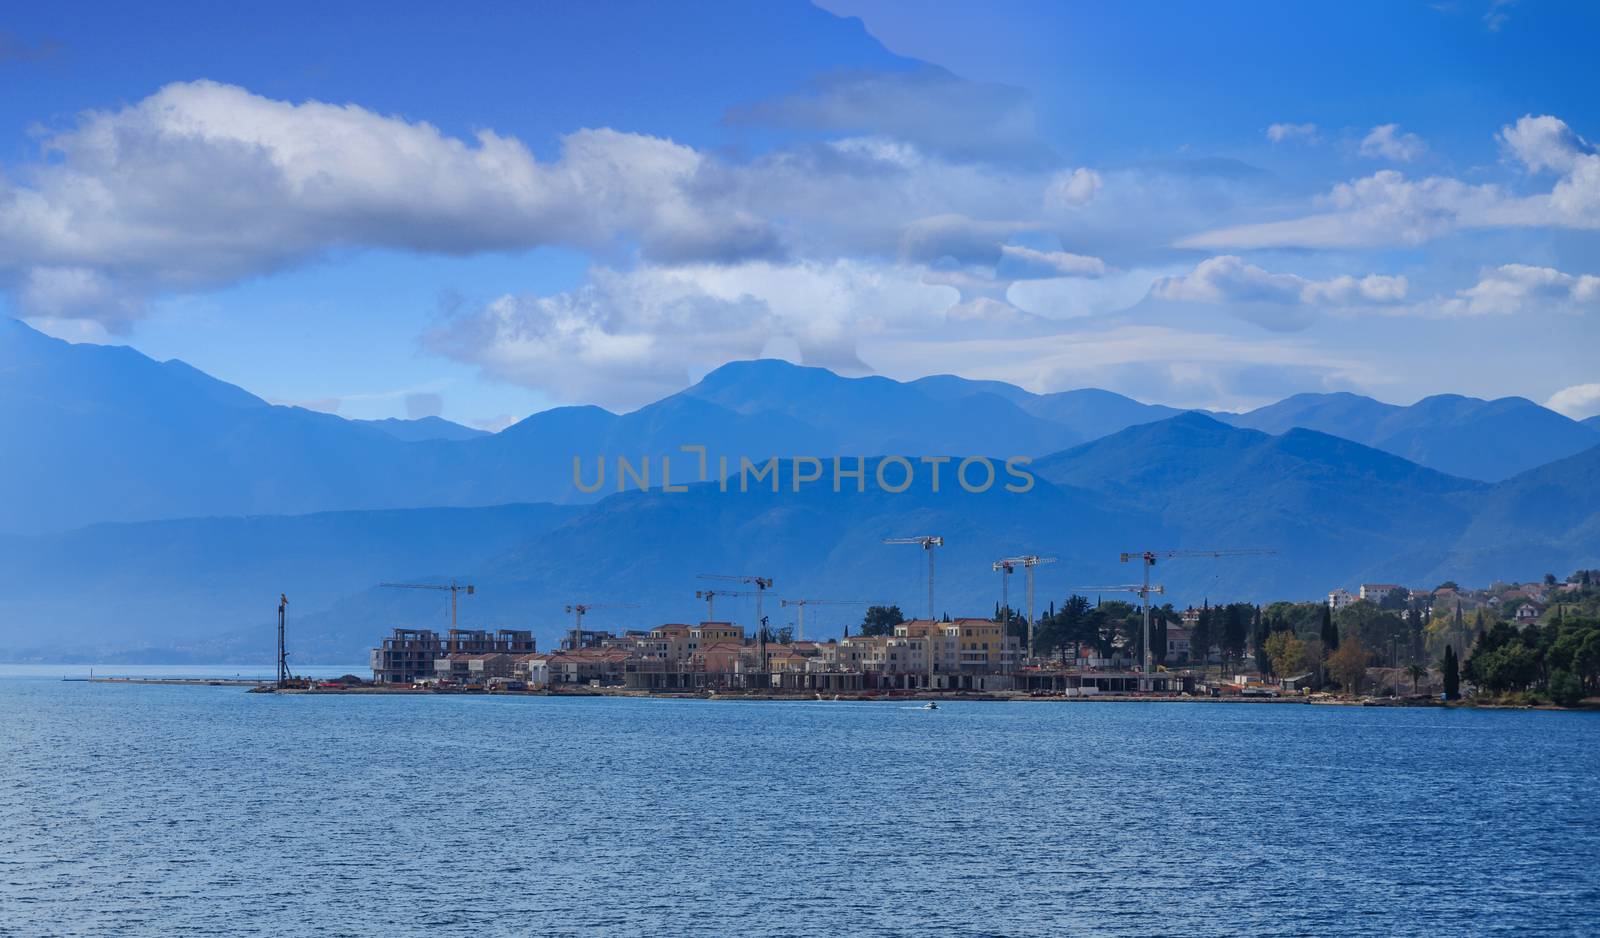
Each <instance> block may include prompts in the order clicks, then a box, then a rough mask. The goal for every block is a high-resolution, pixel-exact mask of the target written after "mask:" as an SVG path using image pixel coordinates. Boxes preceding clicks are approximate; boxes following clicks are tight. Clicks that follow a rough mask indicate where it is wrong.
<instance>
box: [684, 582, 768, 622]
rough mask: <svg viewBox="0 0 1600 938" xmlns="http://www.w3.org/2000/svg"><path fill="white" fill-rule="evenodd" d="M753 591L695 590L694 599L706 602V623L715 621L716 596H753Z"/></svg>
mask: <svg viewBox="0 0 1600 938" xmlns="http://www.w3.org/2000/svg"><path fill="white" fill-rule="evenodd" d="M754 595H755V591H754V590H695V591H694V598H695V599H703V600H705V601H706V621H707V622H715V621H717V615H716V612H717V597H718V596H754Z"/></svg>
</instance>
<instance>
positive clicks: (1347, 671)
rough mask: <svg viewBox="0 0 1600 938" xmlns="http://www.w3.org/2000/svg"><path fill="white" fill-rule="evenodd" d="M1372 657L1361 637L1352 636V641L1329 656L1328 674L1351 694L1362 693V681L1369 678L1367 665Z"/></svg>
mask: <svg viewBox="0 0 1600 938" xmlns="http://www.w3.org/2000/svg"><path fill="white" fill-rule="evenodd" d="M1371 658H1372V656H1371V655H1370V654H1369V653H1368V652H1367V649H1366V648H1365V647H1364V646H1363V645H1362V644H1361V637H1360V636H1359V635H1352V636H1350V640H1349V641H1347V642H1345V643H1343V644H1342V645H1340V646H1339V650H1338V651H1335V652H1334V653H1333V654H1331V655H1329V656H1328V673H1329V674H1331V675H1333V679H1334V680H1335V681H1338V682H1339V686H1340V687H1343V688H1344V689H1345V690H1347V691H1349V692H1350V693H1352V694H1354V693H1359V692H1360V691H1361V679H1362V678H1364V677H1366V676H1367V664H1368V663H1369V662H1370V660H1371Z"/></svg>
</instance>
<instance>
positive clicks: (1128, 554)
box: [1120, 547, 1277, 690]
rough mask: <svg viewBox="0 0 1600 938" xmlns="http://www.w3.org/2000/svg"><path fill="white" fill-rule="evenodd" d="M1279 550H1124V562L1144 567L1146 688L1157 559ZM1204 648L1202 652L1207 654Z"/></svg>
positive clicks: (1262, 552)
mask: <svg viewBox="0 0 1600 938" xmlns="http://www.w3.org/2000/svg"><path fill="white" fill-rule="evenodd" d="M1276 553H1277V551H1275V550H1270V549H1267V548H1260V547H1237V548H1228V549H1224V550H1145V551H1123V552H1122V554H1121V555H1120V556H1121V558H1122V562H1123V563H1128V562H1129V561H1132V560H1137V561H1139V563H1140V564H1141V565H1142V566H1143V567H1144V587H1143V590H1144V592H1143V594H1142V596H1141V598H1142V599H1143V601H1144V668H1143V671H1144V679H1143V683H1144V684H1145V685H1146V687H1145V688H1144V689H1145V690H1149V689H1150V688H1149V686H1148V685H1149V683H1150V675H1151V673H1152V671H1151V666H1150V665H1151V659H1150V568H1151V567H1153V566H1155V565H1156V561H1157V560H1172V559H1174V558H1178V557H1260V556H1264V555H1266V554H1276ZM1206 651H1207V650H1202V651H1201V654H1202V655H1204V654H1206Z"/></svg>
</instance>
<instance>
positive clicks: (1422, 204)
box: [1177, 116, 1600, 250]
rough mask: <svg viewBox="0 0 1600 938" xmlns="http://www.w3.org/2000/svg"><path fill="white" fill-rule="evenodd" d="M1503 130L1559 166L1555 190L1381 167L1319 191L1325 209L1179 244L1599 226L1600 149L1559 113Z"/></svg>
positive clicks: (1315, 244)
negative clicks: (1516, 191)
mask: <svg viewBox="0 0 1600 938" xmlns="http://www.w3.org/2000/svg"><path fill="white" fill-rule="evenodd" d="M1498 136H1499V139H1500V140H1501V141H1502V143H1503V144H1504V145H1505V147H1506V149H1507V150H1508V151H1509V152H1510V153H1511V155H1512V156H1513V157H1514V158H1516V159H1517V160H1518V161H1520V162H1521V163H1522V164H1523V165H1524V166H1525V167H1527V168H1528V169H1529V170H1530V171H1532V172H1544V171H1548V172H1553V173H1555V174H1556V175H1557V177H1558V178H1557V180H1556V182H1555V185H1554V186H1553V187H1552V188H1551V190H1550V191H1549V192H1548V193H1542V194H1535V195H1530V196H1516V195H1513V194H1511V193H1510V192H1508V191H1506V190H1505V189H1503V188H1501V187H1499V186H1495V185H1471V184H1468V183H1465V182H1461V181H1460V180H1457V179H1451V178H1448V177H1442V176H1430V177H1428V178H1426V179H1421V180H1415V181H1413V180H1409V179H1406V178H1405V176H1403V175H1402V174H1401V173H1399V172H1397V171H1395V170H1387V169H1386V170H1381V171H1379V172H1377V173H1374V174H1373V175H1371V176H1369V177H1366V178H1364V179H1357V180H1353V181H1351V182H1347V183H1341V184H1339V185H1337V186H1335V187H1334V188H1333V190H1332V191H1331V192H1329V193H1328V194H1327V195H1324V196H1321V197H1319V198H1318V199H1317V200H1316V203H1317V205H1318V207H1321V208H1324V209H1326V211H1324V212H1322V213H1319V214H1314V215H1306V216H1302V217H1299V218H1294V219H1289V220H1284V221H1272V222H1262V223H1253V224H1245V225H1235V226H1231V227H1223V228H1218V229H1214V230H1211V231H1206V232H1202V233H1200V234H1197V235H1191V236H1189V237H1186V238H1183V239H1181V240H1179V241H1178V242H1177V245H1178V246H1179V247H1187V248H1206V249H1211V250H1215V249H1222V248H1233V249H1255V248H1267V247H1303V248H1318V249H1327V248H1341V249H1342V248H1373V247H1385V246H1390V245H1418V244H1422V243H1424V242H1426V241H1429V240H1432V239H1433V238H1437V237H1440V236H1441V235H1445V234H1449V233H1452V232H1455V231H1460V230H1466V229H1486V228H1575V229H1595V228H1600V154H1596V153H1595V152H1594V150H1593V148H1592V147H1590V146H1589V144H1588V143H1587V142H1586V141H1584V140H1583V138H1581V137H1579V136H1578V135H1577V134H1576V133H1574V132H1572V130H1571V129H1570V128H1569V127H1568V126H1567V125H1566V124H1565V123H1564V122H1562V121H1561V120H1559V119H1557V118H1554V117H1548V116H1546V117H1531V116H1529V117H1524V118H1522V119H1521V120H1519V121H1517V123H1516V124H1515V125H1511V126H1507V127H1503V128H1501V130H1500V133H1499V135H1498Z"/></svg>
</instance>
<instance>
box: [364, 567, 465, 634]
mask: <svg viewBox="0 0 1600 938" xmlns="http://www.w3.org/2000/svg"><path fill="white" fill-rule="evenodd" d="M378 585H379V586H382V587H385V588H387V589H392V590H449V591H450V631H452V632H454V631H455V630H456V594H458V593H466V594H467V595H468V596H471V595H472V594H473V593H475V592H477V588H476V587H474V586H473V585H472V584H470V583H467V584H464V585H463V584H457V583H456V581H455V580H451V581H450V582H449V584H444V583H379V584H378Z"/></svg>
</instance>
